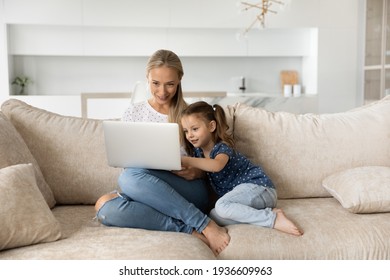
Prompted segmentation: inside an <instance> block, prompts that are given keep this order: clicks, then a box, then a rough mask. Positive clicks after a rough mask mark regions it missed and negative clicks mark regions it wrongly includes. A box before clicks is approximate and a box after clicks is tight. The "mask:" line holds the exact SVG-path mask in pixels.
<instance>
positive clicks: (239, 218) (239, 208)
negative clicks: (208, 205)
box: [210, 183, 277, 228]
mask: <svg viewBox="0 0 390 280" xmlns="http://www.w3.org/2000/svg"><path fill="white" fill-rule="evenodd" d="M276 202H277V194H276V189H274V188H269V187H263V186H259V185H255V184H248V183H246V184H241V185H238V186H236V187H235V188H234V189H233V190H231V191H230V192H228V193H226V194H225V195H224V196H222V197H221V198H219V199H218V200H217V202H216V203H215V208H214V209H212V210H211V212H210V217H211V218H212V219H213V220H214V221H215V222H216V223H217V224H219V225H221V226H226V225H231V224H237V223H246V224H253V225H258V226H263V227H268V228H273V227H274V224H275V218H276V213H275V212H273V211H272V209H273V208H275V207H276Z"/></svg>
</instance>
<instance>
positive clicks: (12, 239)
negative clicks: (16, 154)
mask: <svg viewBox="0 0 390 280" xmlns="http://www.w3.org/2000/svg"><path fill="white" fill-rule="evenodd" d="M34 171H35V169H34V167H33V165H32V164H31V163H29V164H18V165H13V166H9V167H5V168H2V169H0V205H1V208H0V221H1V226H0V228H1V230H0V250H3V249H9V248H16V247H21V246H27V245H31V244H37V243H41V242H51V241H55V240H58V239H59V238H60V237H61V228H60V224H59V223H58V221H57V220H56V219H55V218H54V216H53V213H52V212H51V211H50V208H49V206H48V205H47V204H46V202H45V199H44V197H43V196H42V194H41V192H40V191H39V189H38V186H37V183H36V179H35V174H34Z"/></svg>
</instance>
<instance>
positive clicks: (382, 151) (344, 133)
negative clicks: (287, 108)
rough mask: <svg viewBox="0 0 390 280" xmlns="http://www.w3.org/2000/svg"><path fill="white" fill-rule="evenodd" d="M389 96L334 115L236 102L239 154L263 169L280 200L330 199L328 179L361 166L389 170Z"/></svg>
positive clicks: (236, 132) (235, 127) (236, 135)
mask: <svg viewBox="0 0 390 280" xmlns="http://www.w3.org/2000/svg"><path fill="white" fill-rule="evenodd" d="M389 135H390V96H388V97H387V98H384V99H382V100H380V101H378V102H375V103H372V104H369V105H366V106H362V107H359V108H356V109H354V110H351V111H348V112H343V113H335V114H320V115H316V114H303V115H299V114H291V113H287V112H269V111H266V110H264V109H262V108H253V107H250V106H247V105H244V104H237V105H236V106H235V113H234V137H235V140H236V146H237V149H238V150H239V151H241V152H242V153H243V154H245V155H246V156H248V157H249V158H250V159H251V160H252V161H253V162H254V163H256V164H259V165H261V166H262V167H263V168H264V170H265V171H266V173H267V174H268V175H269V176H270V177H271V179H272V180H273V182H274V183H275V185H276V189H277V191H278V197H279V198H305V197H330V194H329V192H328V191H327V190H325V189H324V188H323V187H322V180H323V179H325V178H326V177H327V176H329V175H331V174H334V173H336V172H339V171H343V170H346V169H349V168H353V167H359V166H374V165H379V166H390V141H389Z"/></svg>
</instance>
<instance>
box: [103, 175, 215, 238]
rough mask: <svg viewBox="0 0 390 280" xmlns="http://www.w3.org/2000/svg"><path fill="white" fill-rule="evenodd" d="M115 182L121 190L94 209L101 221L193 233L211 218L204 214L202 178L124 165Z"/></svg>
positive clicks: (204, 187)
mask: <svg viewBox="0 0 390 280" xmlns="http://www.w3.org/2000/svg"><path fill="white" fill-rule="evenodd" d="M118 184H119V187H120V188H121V191H122V193H120V194H119V196H118V197H115V198H113V199H111V200H109V201H107V202H106V203H104V204H103V206H102V207H100V209H99V210H98V212H97V218H98V219H99V221H100V222H101V223H102V224H104V225H107V226H117V227H128V228H142V229H149V230H161V231H175V232H185V233H192V232H193V230H194V229H195V230H196V231H198V232H202V231H203V230H204V228H205V227H206V226H207V224H208V223H209V221H210V218H209V217H208V216H207V215H206V214H204V212H206V211H207V207H208V202H209V200H208V190H207V185H206V182H205V181H204V180H202V179H197V180H192V181H188V180H185V179H184V178H181V177H180V176H177V175H175V174H173V173H172V172H170V171H163V170H150V169H141V168H126V169H124V171H123V172H122V173H121V175H120V176H119V179H118ZM202 211H204V212H202Z"/></svg>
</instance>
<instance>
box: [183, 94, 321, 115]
mask: <svg viewBox="0 0 390 280" xmlns="http://www.w3.org/2000/svg"><path fill="white" fill-rule="evenodd" d="M185 99H186V101H187V102H189V103H192V102H195V101H198V100H203V101H206V102H208V103H210V104H219V105H221V106H227V105H234V104H236V103H244V104H247V105H249V106H252V107H261V108H264V109H266V110H269V111H272V112H276V111H285V112H290V113H296V114H305V113H318V95H314V94H310V95H305V94H302V95H301V96H299V97H284V96H282V95H277V94H267V93H227V94H226V95H225V96H212V95H210V96H207V97H185Z"/></svg>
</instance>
